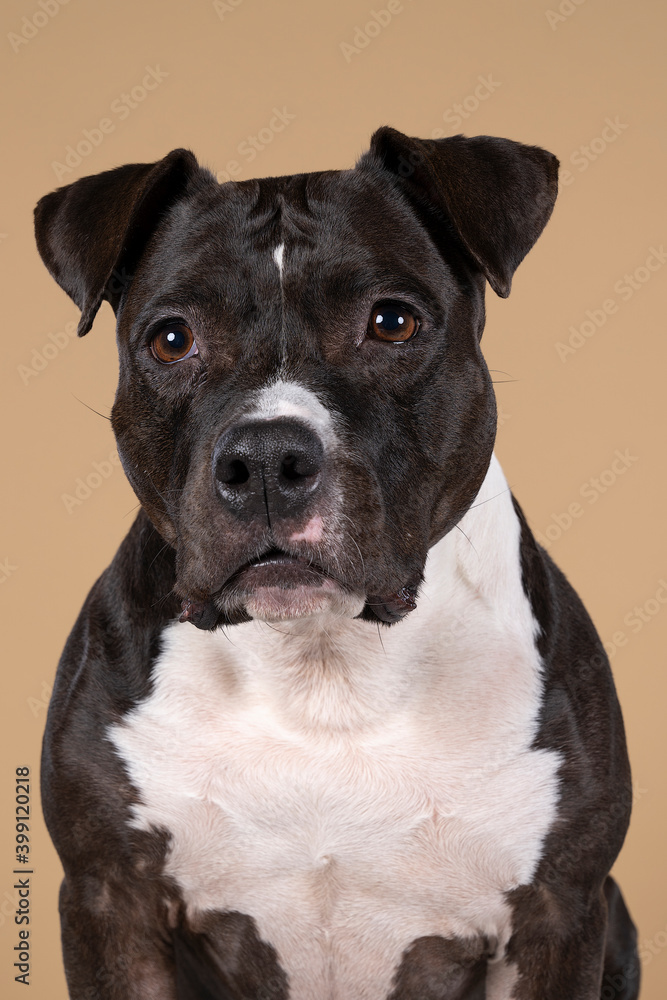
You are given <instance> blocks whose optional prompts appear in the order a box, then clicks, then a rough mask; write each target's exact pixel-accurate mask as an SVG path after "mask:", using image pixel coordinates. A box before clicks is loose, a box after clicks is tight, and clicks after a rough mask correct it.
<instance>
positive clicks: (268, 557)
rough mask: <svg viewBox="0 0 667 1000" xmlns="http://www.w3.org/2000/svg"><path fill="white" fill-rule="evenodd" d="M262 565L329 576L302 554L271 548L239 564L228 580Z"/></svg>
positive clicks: (230, 580) (235, 578) (233, 579)
mask: <svg viewBox="0 0 667 1000" xmlns="http://www.w3.org/2000/svg"><path fill="white" fill-rule="evenodd" d="M264 566H286V567H287V566H289V567H294V568H297V569H298V568H301V569H304V570H308V571H309V572H311V573H316V574H317V575H318V576H320V577H328V576H329V574H328V573H327V572H326V570H324V569H323V568H322V567H321V566H319V565H317V564H316V563H314V562H313V561H312V560H311V559H307V558H305V557H304V556H302V555H293V554H292V553H290V552H285V551H284V550H283V549H279V548H271V549H268V550H267V551H266V552H264V553H263V554H262V555H260V556H257V557H256V558H254V559H250V560H249V561H248V562H247V563H244V564H243V565H242V566H240V567H239V568H238V569H237V570H236V571H235V572H234V573H233V574H232V576H231V577H230V579H229V581H228V582H233V581H235V580H237V579H238V578H239V577H240V576H241V574H245V573H251V572H252V571H253V570H255V569H260V568H261V567H264Z"/></svg>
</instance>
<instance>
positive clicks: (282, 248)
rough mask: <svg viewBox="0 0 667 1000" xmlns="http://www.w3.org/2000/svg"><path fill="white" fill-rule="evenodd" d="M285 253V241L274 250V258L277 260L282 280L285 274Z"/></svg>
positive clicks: (276, 263)
mask: <svg viewBox="0 0 667 1000" xmlns="http://www.w3.org/2000/svg"><path fill="white" fill-rule="evenodd" d="M284 253H285V244H284V243H281V244H280V245H279V246H277V247H276V248H275V250H274V251H273V259H274V261H275V265H276V267H277V268H278V272H279V274H280V277H281V280H282V276H283V254H284Z"/></svg>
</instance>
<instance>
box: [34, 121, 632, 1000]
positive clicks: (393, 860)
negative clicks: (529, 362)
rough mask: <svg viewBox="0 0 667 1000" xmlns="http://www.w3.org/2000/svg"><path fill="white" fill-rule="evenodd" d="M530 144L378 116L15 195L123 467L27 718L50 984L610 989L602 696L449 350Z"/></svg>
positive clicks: (509, 238)
mask: <svg viewBox="0 0 667 1000" xmlns="http://www.w3.org/2000/svg"><path fill="white" fill-rule="evenodd" d="M557 174H558V161H557V159H556V157H554V156H553V155H552V154H550V153H548V152H546V151H545V150H543V149H541V148H539V147H535V146H527V145H523V144H521V143H518V142H514V141H511V140H508V139H500V138H494V137H488V136H477V137H473V138H466V137H464V136H462V135H458V136H452V137H448V138H444V139H439V140H435V141H426V140H420V139H415V138H410V137H408V136H406V135H403V134H401V133H400V132H398V131H396V130H394V129H392V128H389V127H382V128H380V129H379V130H378V131H377V132H375V134H374V135H373V137H372V140H371V145H370V149H369V150H368V151H367V152H366V153H364V154H363V155H362V156H361V158H360V159H359V161H358V163H357V164H356V166H355V167H354V168H353V169H348V170H329V171H323V172H318V173H304V174H296V175H292V176H283V177H274V178H268V179H263V180H249V181H242V182H229V183H225V184H222V185H220V184H218V183H217V181H216V179H215V178H214V176H213V175H212V174H211V173H210V172H209V171H208V170H206V169H204V168H203V167H201V166H200V165H199V164H198V162H197V160H196V159H195V157H194V155H193V154H192V153H191V152H189V151H187V150H182V149H179V150H174V151H173V152H171V153H169V155H167V156H165V157H164V159H162V160H160V161H159V162H157V163H152V164H131V165H127V166H122V167H119V168H117V169H113V170H109V171H106V172H104V173H101V174H98V175H96V176H91V177H84V178H83V179H81V180H78V181H76V182H74V183H72V184H70V185H68V186H66V187H63V188H60V189H59V190H57V191H55V192H53V193H51V194H48V195H46V197H44V198H43V199H42V200H41V201H40V202H39V204H38V206H37V208H36V238H37V245H38V248H39V251H40V254H41V256H42V258H43V260H44V262H45V264H46V266H47V268H48V270H49V271H50V272H51V274H52V275H53V277H54V278H55V280H56V281H57V282H58V284H59V285H60V286H61V287H62V288H63V289H64V290H65V291H66V292H67V293H68V295H69V296H70V297H71V298H72V299H73V300H74V302H75V303H76V304H77V306H78V307H79V308H80V309H81V321H80V325H79V330H78V332H79V334H80V335H84V334H86V333H87V332H88V331H89V330H90V328H91V325H92V323H93V319H94V317H95V315H96V313H97V311H98V309H99V307H100V304H101V303H102V301H103V300H104V299H106V300H108V301H109V302H110V304H111V306H112V307H113V309H114V311H115V312H116V315H117V323H118V327H117V329H118V348H119V354H120V379H119V385H118V392H117V396H116V399H115V402H114V405H113V410H112V425H113V430H114V433H115V435H116V439H117V442H118V451H119V455H120V457H121V460H122V464H123V467H124V469H125V472H126V474H127V477H128V479H129V481H130V483H131V485H132V487H133V488H134V490H135V492H136V494H137V497H138V498H139V501H140V504H141V506H140V512H139V514H138V516H137V518H136V520H135V522H134V524H133V526H132V527H131V529H130V531H129V534H128V535H127V537H126V538H125V540H124V541H123V543H122V544H121V546H120V549H119V550H118V553H117V554H116V556H115V558H114V560H113V562H112V563H111V565H110V566H109V568H108V569H107V570H106V571H105V572H104V573H103V574H102V576H101V577H100V578H99V580H98V581H97V583H95V585H94V586H93V588H92V590H91V592H90V594H89V596H88V598H87V600H86V603H85V604H84V607H83V610H82V611H81V614H80V616H79V618H78V621H77V622H76V625H75V626H74V629H73V631H72V633H71V635H70V637H69V640H68V642H67V645H66V647H65V651H64V653H63V656H62V659H61V662H60V666H59V669H58V675H57V679H56V683H55V687H54V692H53V696H52V701H51V705H50V708H49V714H48V721H47V727H46V734H45V739H44V751H43V762H42V788H43V806H44V814H45V818H46V822H47V825H48V829H49V832H50V834H51V837H52V839H53V842H54V844H55V846H56V848H57V850H58V853H59V855H60V858H61V860H62V864H63V867H64V881H63V883H62V890H61V895H60V912H61V921H62V942H63V953H64V961H65V968H66V973H67V980H68V986H69V991H70V996H71V997H72V998H74V1000H89V998H91V997H95V998H98V1000H139V998H141V1000H191V998H195V997H197V998H208V1000H223V998H224V1000H240V998H255V1000H287V998H289V1000H483V998H486V1000H509V998H513V1000H598V998H600V997H601V996H602V997H609V996H611V995H612V994H613V996H614V998H615V1000H634V998H636V997H637V996H638V991H639V975H640V973H639V964H638V958H637V947H636V931H635V928H634V926H633V924H632V921H631V918H630V916H629V913H628V910H627V909H626V906H625V903H624V901H623V898H622V896H621V894H620V891H619V889H618V887H617V885H616V883H615V882H614V881H613V880H612V879H611V877H610V876H609V871H610V868H611V866H612V864H613V862H614V860H615V858H616V856H617V854H618V852H619V850H620V848H621V845H622V843H623V839H624V836H625V833H626V829H627V825H628V822H629V815H630V808H631V801H632V789H631V780H630V771H629V765H628V758H627V751H626V745H625V737H624V730H623V722H622V717H621V712H620V709H619V705H618V702H617V698H616V693H615V689H614V684H613V680H612V676H611V672H610V669H609V664H608V662H607V659H606V657H605V655H604V651H603V648H602V645H601V643H600V640H599V639H598V636H597V634H596V632H595V629H594V626H593V624H592V623H591V621H590V619H589V617H588V615H587V613H586V611H585V610H584V607H583V606H582V604H581V602H580V600H579V598H578V597H577V595H576V593H575V592H574V590H573V589H572V587H571V586H570V585H569V583H568V582H567V580H566V579H565V577H564V576H563V574H562V573H561V572H560V571H559V570H558V569H557V567H556V566H555V565H554V563H553V562H552V561H551V559H550V557H549V556H548V555H547V553H546V552H545V551H544V550H543V549H542V548H540V546H539V545H538V544H537V543H536V541H535V540H534V538H533V536H532V534H531V532H530V529H529V527H528V525H527V523H526V519H525V517H524V515H523V513H522V511H521V508H520V507H519V505H518V504H517V502H516V501H515V500H514V498H513V496H512V494H511V492H510V490H509V488H508V486H507V482H506V480H505V478H504V477H503V473H502V471H501V468H500V466H499V464H498V462H497V459H496V458H495V457H494V454H493V446H494V438H495V432H496V405H495V400H494V392H493V387H492V382H491V378H490V375H489V372H488V369H487V367H486V365H485V362H484V360H483V358H482V354H481V351H480V338H481V335H482V329H483V326H484V295H485V286H486V283H487V282H488V283H489V284H490V285H491V288H492V289H493V290H494V292H496V293H497V294H498V295H500V296H501V297H506V296H507V295H508V294H509V291H510V286H511V282H512V276H513V273H514V271H515V270H516V268H517V267H518V265H519V263H520V262H521V260H522V259H523V258H524V256H525V255H526V254H527V252H528V251H529V250H530V248H531V247H532V246H533V244H534V243H535V241H536V240H537V238H538V237H539V235H540V234H541V232H542V230H543V229H544V226H545V225H546V223H547V221H548V219H549V217H550V215H551V212H552V209H553V206H554V201H555V198H556V192H557ZM610 991H611V992H610Z"/></svg>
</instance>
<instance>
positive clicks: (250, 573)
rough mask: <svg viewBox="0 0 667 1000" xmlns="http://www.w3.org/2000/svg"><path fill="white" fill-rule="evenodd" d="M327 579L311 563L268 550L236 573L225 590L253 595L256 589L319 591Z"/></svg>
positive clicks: (278, 550) (288, 554) (317, 567)
mask: <svg viewBox="0 0 667 1000" xmlns="http://www.w3.org/2000/svg"><path fill="white" fill-rule="evenodd" d="M330 579H331V577H330V576H329V574H328V573H327V572H326V571H325V570H324V569H323V568H322V567H321V566H319V565H317V564H316V563H314V562H313V561H312V560H310V559H306V558H304V557H303V556H296V555H292V554H291V553H289V552H285V551H283V550H282V549H278V548H271V549H269V550H268V551H267V552H265V553H264V554H263V555H260V556H258V557H257V558H256V559H251V560H250V561H249V562H247V563H245V564H244V565H243V566H241V567H240V569H238V570H236V572H235V573H234V574H233V575H232V576H231V577H230V578H229V580H228V581H227V583H226V584H225V587H233V588H234V589H235V590H236V591H237V592H249V591H255V590H257V588H259V587H280V588H284V589H285V590H293V589H294V588H295V587H321V586H322V585H323V584H324V582H325V580H330Z"/></svg>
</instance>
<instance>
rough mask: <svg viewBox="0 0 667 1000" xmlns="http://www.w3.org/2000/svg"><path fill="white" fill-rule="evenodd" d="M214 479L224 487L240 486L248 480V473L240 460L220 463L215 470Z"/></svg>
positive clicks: (235, 459) (234, 459)
mask: <svg viewBox="0 0 667 1000" xmlns="http://www.w3.org/2000/svg"><path fill="white" fill-rule="evenodd" d="M215 475H216V479H217V480H218V481H219V482H221V483H224V484H225V485H226V486H242V485H243V483H247V482H248V480H249V479H250V472H249V471H248V467H247V465H246V464H245V462H242V461H241V459H240V458H233V459H231V461H220V462H218V465H217V467H216V470H215Z"/></svg>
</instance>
